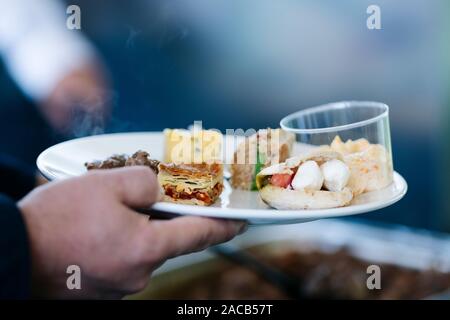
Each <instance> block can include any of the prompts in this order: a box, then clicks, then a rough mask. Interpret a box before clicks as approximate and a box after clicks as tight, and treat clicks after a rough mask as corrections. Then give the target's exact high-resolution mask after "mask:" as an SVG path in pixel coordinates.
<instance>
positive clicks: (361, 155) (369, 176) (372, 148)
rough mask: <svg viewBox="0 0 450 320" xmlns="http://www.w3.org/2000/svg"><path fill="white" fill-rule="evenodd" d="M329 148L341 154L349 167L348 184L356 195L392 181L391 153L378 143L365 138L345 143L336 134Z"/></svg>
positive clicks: (381, 186) (379, 187) (385, 185)
mask: <svg viewBox="0 0 450 320" xmlns="http://www.w3.org/2000/svg"><path fill="white" fill-rule="evenodd" d="M325 149H330V150H333V151H336V152H339V153H340V154H342V156H343V158H344V161H345V163H346V164H347V165H348V167H349V168H350V172H351V174H350V179H349V183H348V186H349V188H350V189H352V191H353V195H354V196H357V195H360V194H362V193H365V192H369V191H375V190H380V189H383V188H385V187H387V186H388V185H390V184H391V183H392V180H393V172H394V170H393V165H392V159H391V155H390V154H389V153H388V152H387V151H386V149H385V148H384V147H383V146H382V145H379V144H371V143H369V141H367V140H366V139H358V140H355V141H353V140H347V141H346V142H345V143H344V142H343V141H342V140H341V138H340V137H339V136H336V137H335V138H334V140H333V142H332V143H331V145H330V146H326V147H322V150H325Z"/></svg>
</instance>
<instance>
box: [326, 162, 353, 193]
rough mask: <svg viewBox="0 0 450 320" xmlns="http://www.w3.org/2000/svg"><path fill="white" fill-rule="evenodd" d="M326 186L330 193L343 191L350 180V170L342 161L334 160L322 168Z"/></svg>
mask: <svg viewBox="0 0 450 320" xmlns="http://www.w3.org/2000/svg"><path fill="white" fill-rule="evenodd" d="M320 169H321V170H322V174H323V178H324V186H325V188H327V189H328V190H329V191H342V189H344V187H345V186H346V185H347V183H348V179H349V178H350V169H349V168H348V166H347V165H346V164H345V163H344V162H342V161H341V160H337V159H333V160H330V161H327V162H325V163H324V164H322V165H321V166H320Z"/></svg>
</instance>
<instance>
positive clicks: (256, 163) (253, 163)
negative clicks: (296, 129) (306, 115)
mask: <svg viewBox="0 0 450 320" xmlns="http://www.w3.org/2000/svg"><path fill="white" fill-rule="evenodd" d="M294 140H295V135H293V134H291V133H288V132H286V131H283V130H281V129H270V128H269V129H262V130H259V131H258V132H257V133H256V134H254V135H252V136H250V137H247V138H246V139H245V141H243V142H242V143H240V144H239V146H238V148H237V150H236V152H235V153H234V159H233V163H232V164H231V168H230V169H231V181H230V182H231V186H232V187H233V188H235V189H242V190H257V188H256V181H255V179H256V175H257V174H258V173H259V172H260V171H261V170H262V169H264V168H266V167H268V166H270V165H272V164H277V163H280V162H283V161H285V160H286V159H287V158H289V157H290V156H291V152H292V147H293V144H294Z"/></svg>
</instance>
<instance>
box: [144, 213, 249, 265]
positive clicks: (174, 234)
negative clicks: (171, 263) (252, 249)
mask: <svg viewBox="0 0 450 320" xmlns="http://www.w3.org/2000/svg"><path fill="white" fill-rule="evenodd" d="M245 228H246V223H245V222H243V221H234V220H220V219H210V218H203V217H193V216H188V217H181V218H176V219H173V220H170V221H151V222H150V223H149V225H148V233H147V234H148V236H149V237H150V238H151V241H150V240H149V241H148V245H149V246H152V247H153V248H152V252H153V253H154V252H155V251H154V249H155V247H154V246H155V244H156V249H157V252H158V254H159V255H160V256H161V258H163V259H168V258H172V257H175V256H179V255H182V254H187V253H191V252H195V251H200V250H203V249H205V248H207V247H209V246H211V245H215V244H218V243H221V242H226V241H228V240H231V239H232V238H233V237H234V236H236V235H237V234H239V233H240V232H242V231H243V230H244V229H245Z"/></svg>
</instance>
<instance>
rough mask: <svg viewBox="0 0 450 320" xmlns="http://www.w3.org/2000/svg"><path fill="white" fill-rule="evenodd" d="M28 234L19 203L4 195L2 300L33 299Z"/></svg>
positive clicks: (0, 215)
mask: <svg viewBox="0 0 450 320" xmlns="http://www.w3.org/2000/svg"><path fill="white" fill-rule="evenodd" d="M30 287H31V262H30V254H29V246H28V235H27V231H26V228H25V223H24V221H23V218H22V214H21V213H20V211H19V209H18V208H17V205H16V204H15V202H14V201H13V200H11V199H9V198H8V197H6V196H4V195H2V194H0V299H26V298H28V297H29V296H30Z"/></svg>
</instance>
